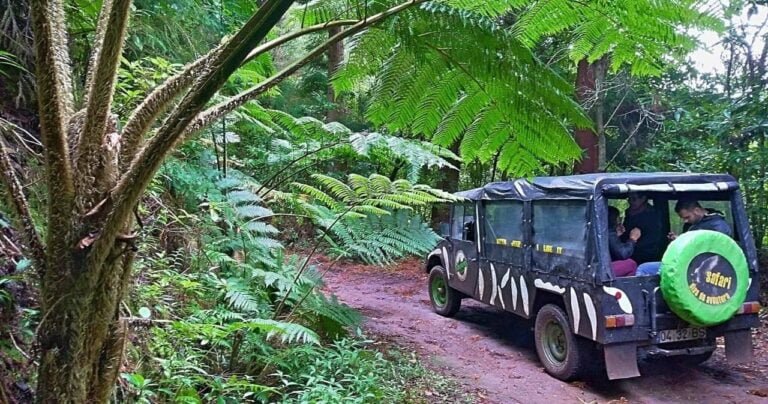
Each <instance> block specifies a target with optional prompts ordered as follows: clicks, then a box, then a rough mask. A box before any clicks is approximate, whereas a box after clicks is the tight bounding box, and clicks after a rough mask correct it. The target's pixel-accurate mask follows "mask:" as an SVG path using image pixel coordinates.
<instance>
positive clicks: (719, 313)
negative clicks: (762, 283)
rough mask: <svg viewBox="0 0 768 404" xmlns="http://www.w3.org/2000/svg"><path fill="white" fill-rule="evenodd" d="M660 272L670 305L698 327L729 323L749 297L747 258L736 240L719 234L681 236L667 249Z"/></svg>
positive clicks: (700, 232) (685, 234)
mask: <svg viewBox="0 0 768 404" xmlns="http://www.w3.org/2000/svg"><path fill="white" fill-rule="evenodd" d="M660 272H661V292H662V293H663V294H664V299H665V300H666V302H667V305H669V308H670V309H672V311H673V312H675V314H677V315H678V316H680V318H682V319H683V320H685V321H687V322H689V323H691V324H693V325H696V326H710V325H715V324H720V323H722V322H725V321H727V320H728V319H730V318H731V317H732V316H733V315H734V314H735V313H736V311H737V310H738V309H739V308H740V307H741V305H742V304H743V303H744V299H745V298H746V296H747V287H748V286H749V269H748V268H747V259H746V257H744V253H743V252H742V250H741V247H739V245H738V244H736V242H735V241H733V239H731V238H730V237H728V236H727V235H725V234H722V233H718V232H715V231H710V230H695V231H690V232H687V233H684V234H682V235H680V236H679V237H678V238H677V239H676V240H675V241H673V242H672V243H670V244H669V247H667V251H666V252H665V253H664V257H663V258H662V260H661V271H660Z"/></svg>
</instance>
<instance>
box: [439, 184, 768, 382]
mask: <svg viewBox="0 0 768 404" xmlns="http://www.w3.org/2000/svg"><path fill="white" fill-rule="evenodd" d="M632 192H640V193H642V194H644V195H646V196H647V197H648V198H649V200H650V201H651V203H652V204H653V206H654V209H656V210H657V211H658V212H659V214H658V216H659V217H660V218H661V221H662V224H661V226H662V228H663V229H664V230H665V234H666V231H669V230H670V229H672V230H675V231H677V232H679V228H677V227H676V226H679V223H677V222H676V221H677V220H679V219H677V216H676V214H675V212H674V211H673V209H672V208H671V207H672V206H674V204H675V201H676V200H678V199H680V198H695V199H696V200H698V201H700V203H701V204H702V205H706V206H713V207H716V208H718V209H719V210H720V211H722V212H724V215H725V218H726V220H727V221H728V223H729V225H730V226H731V228H732V229H733V233H734V236H733V238H730V237H728V236H725V235H723V234H720V233H715V232H711V231H706V230H701V231H690V232H687V233H684V234H683V235H681V236H680V237H678V238H677V239H676V240H675V241H672V242H671V243H669V245H668V246H666V250H665V251H666V252H664V256H663V259H662V265H661V273H660V275H653V276H631V277H616V276H614V274H613V273H612V271H611V269H610V263H611V258H610V255H609V250H608V232H609V228H608V227H609V226H608V218H607V208H608V206H609V204H613V205H616V204H620V203H622V201H623V200H625V199H626V198H627V195H628V194H629V193H632ZM457 195H459V196H461V197H463V198H464V201H463V202H459V203H456V204H454V205H453V206H452V214H451V223H450V232H449V233H450V234H448V235H446V237H445V240H443V241H441V242H440V243H439V244H438V246H437V247H436V248H435V249H434V250H433V251H432V252H431V253H430V254H429V255H428V257H427V259H426V271H427V272H428V273H429V288H428V290H429V295H430V299H431V301H432V305H433V308H434V310H435V311H436V312H437V313H439V314H441V315H444V316H451V315H453V314H455V313H456V312H457V310H458V309H459V306H460V303H461V299H462V298H464V297H470V298H473V299H476V300H479V301H482V302H484V303H487V304H489V305H492V306H496V307H499V308H501V309H503V310H505V311H509V312H512V313H514V314H516V315H518V316H521V317H523V318H526V319H534V320H535V326H534V335H535V345H536V351H537V353H538V356H539V359H540V360H541V362H542V363H543V365H544V367H545V369H546V370H547V372H549V373H550V374H552V375H553V376H555V377H557V378H560V379H563V380H569V379H574V378H577V377H579V376H580V375H583V373H584V371H586V370H587V369H588V368H590V367H591V365H593V364H595V363H600V364H604V365H605V368H606V371H607V374H608V377H609V378H611V379H619V378H627V377H634V376H639V375H640V373H639V371H638V366H637V360H638V354H642V355H645V356H678V357H679V358H680V359H681V360H684V361H687V362H695V363H698V362H701V361H705V360H707V359H708V358H709V357H710V356H711V355H712V352H713V351H714V350H715V348H716V344H715V338H717V337H720V336H724V337H725V352H726V356H727V358H728V360H729V361H737V362H738V361H745V360H750V359H751V358H752V335H751V328H754V327H757V326H758V324H759V320H758V315H757V313H758V311H759V308H760V306H759V303H758V285H759V282H758V279H757V276H758V267H757V257H756V252H755V247H754V242H753V239H752V236H751V234H750V230H749V224H748V222H747V215H746V212H745V210H744V204H743V201H742V195H741V193H740V192H739V187H738V183H737V182H736V180H735V179H734V178H733V177H731V176H729V175H714V174H687V173H633V174H626V173H617V174H592V175H578V176H569V177H541V178H534V179H532V180H530V181H529V180H522V179H521V180H516V181H511V182H497V183H491V184H488V185H486V186H484V187H482V188H478V189H473V190H469V191H465V192H459V193H458V194H457Z"/></svg>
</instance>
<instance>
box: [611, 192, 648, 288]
mask: <svg viewBox="0 0 768 404" xmlns="http://www.w3.org/2000/svg"><path fill="white" fill-rule="evenodd" d="M619 215H620V213H619V210H618V209H616V208H615V207H613V206H609V207H608V249H609V251H610V253H611V271H613V274H614V275H615V276H634V275H635V271H636V270H637V262H635V260H633V259H632V258H630V257H631V256H632V253H633V252H634V250H635V244H636V243H637V240H639V239H640V236H641V235H642V232H641V230H640V229H638V228H636V227H635V228H634V229H632V230H631V231H630V232H629V236H628V239H627V241H625V242H622V241H621V238H620V237H621V236H622V235H623V234H624V233H625V232H626V230H625V229H624V226H623V225H622V224H621V223H620V221H619Z"/></svg>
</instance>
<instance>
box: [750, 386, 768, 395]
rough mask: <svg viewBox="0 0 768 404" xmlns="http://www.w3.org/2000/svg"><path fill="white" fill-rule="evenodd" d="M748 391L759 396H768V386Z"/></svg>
mask: <svg viewBox="0 0 768 404" xmlns="http://www.w3.org/2000/svg"><path fill="white" fill-rule="evenodd" d="M747 393H749V394H752V395H753V396H758V397H768V388H762V389H755V390H748V391H747Z"/></svg>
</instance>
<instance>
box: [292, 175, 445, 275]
mask: <svg viewBox="0 0 768 404" xmlns="http://www.w3.org/2000/svg"><path fill="white" fill-rule="evenodd" d="M313 177H314V179H315V180H316V181H317V182H318V183H319V184H320V188H317V187H314V186H312V185H307V184H298V183H297V184H294V186H295V187H296V188H298V189H299V190H300V191H301V192H303V193H305V194H307V195H308V196H309V197H311V198H312V200H311V201H310V202H309V203H307V204H304V209H305V211H306V212H307V213H309V214H310V215H311V216H312V218H313V220H314V221H315V223H316V224H317V225H318V226H319V227H320V228H321V229H323V234H324V236H325V238H326V240H327V241H328V242H329V243H330V245H331V250H330V251H331V252H332V253H334V254H336V255H339V256H342V257H351V258H357V259H361V260H363V261H364V262H367V263H371V264H382V265H383V264H388V263H391V262H393V261H395V260H397V259H400V258H403V257H405V256H408V255H415V254H422V253H424V252H426V251H428V250H429V249H431V248H432V247H434V245H435V243H437V240H438V237H437V235H436V234H435V233H434V232H433V231H432V230H431V229H430V228H429V227H428V226H427V225H426V224H424V222H423V221H422V219H421V218H420V217H419V216H418V215H415V214H413V210H414V208H423V207H425V206H427V205H428V204H431V203H437V202H445V201H452V200H456V197H455V196H453V195H451V194H448V193H445V192H443V191H440V190H436V189H433V188H430V187H428V186H425V185H413V184H411V183H410V182H408V181H406V180H396V181H390V180H389V179H388V178H387V177H384V176H381V175H377V174H373V175H371V176H370V177H367V178H366V177H363V176H360V175H357V174H350V175H349V177H348V181H347V183H344V182H342V181H340V180H338V179H336V178H333V177H330V176H326V175H321V174H315V175H313ZM314 203H317V204H318V205H315V204H314Z"/></svg>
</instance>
